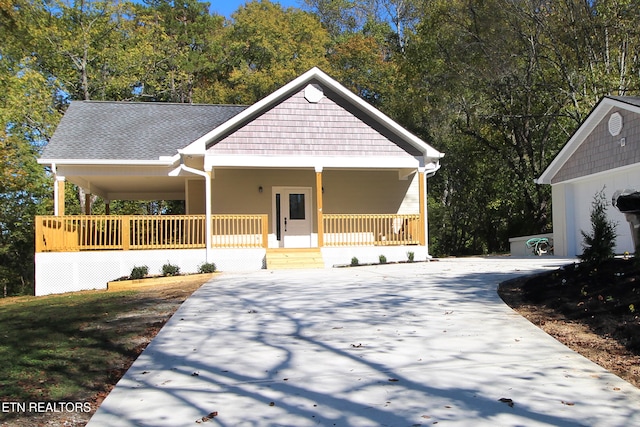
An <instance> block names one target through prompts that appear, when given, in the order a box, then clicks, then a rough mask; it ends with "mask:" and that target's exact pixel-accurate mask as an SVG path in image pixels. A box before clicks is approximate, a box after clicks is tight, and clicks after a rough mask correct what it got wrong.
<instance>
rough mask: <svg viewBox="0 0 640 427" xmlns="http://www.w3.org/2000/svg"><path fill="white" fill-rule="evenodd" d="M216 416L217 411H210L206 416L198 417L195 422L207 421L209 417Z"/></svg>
mask: <svg viewBox="0 0 640 427" xmlns="http://www.w3.org/2000/svg"><path fill="white" fill-rule="evenodd" d="M217 416H218V411H213V412H210V413H209V415H206V416H204V417H202V418H200V419H199V420H196V423H197V424H201V423H206V422H207V421H209V420H211V419H213V418H215V417H217Z"/></svg>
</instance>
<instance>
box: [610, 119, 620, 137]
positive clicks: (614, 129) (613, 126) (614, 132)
mask: <svg viewBox="0 0 640 427" xmlns="http://www.w3.org/2000/svg"><path fill="white" fill-rule="evenodd" d="M621 131H622V116H621V115H620V113H613V114H612V115H611V116H609V133H610V134H611V136H618V135H620V132H621Z"/></svg>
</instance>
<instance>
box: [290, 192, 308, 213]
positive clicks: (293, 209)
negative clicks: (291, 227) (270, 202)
mask: <svg viewBox="0 0 640 427" xmlns="http://www.w3.org/2000/svg"><path fill="white" fill-rule="evenodd" d="M289 219H305V218H304V194H289Z"/></svg>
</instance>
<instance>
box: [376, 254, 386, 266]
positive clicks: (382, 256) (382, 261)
mask: <svg viewBox="0 0 640 427" xmlns="http://www.w3.org/2000/svg"><path fill="white" fill-rule="evenodd" d="M378 260H379V261H380V264H386V263H387V257H386V256H384V255H380V256H379V257H378Z"/></svg>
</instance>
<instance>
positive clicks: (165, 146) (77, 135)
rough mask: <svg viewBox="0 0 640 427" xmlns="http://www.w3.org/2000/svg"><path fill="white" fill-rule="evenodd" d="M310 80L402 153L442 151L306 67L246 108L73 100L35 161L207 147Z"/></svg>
mask: <svg viewBox="0 0 640 427" xmlns="http://www.w3.org/2000/svg"><path fill="white" fill-rule="evenodd" d="M309 84H319V85H320V86H322V88H323V90H324V92H325V93H326V94H327V95H328V96H331V98H332V100H334V102H336V103H337V104H339V105H340V106H342V107H343V108H344V109H345V110H347V111H348V112H349V113H351V114H353V115H354V116H355V117H357V118H359V119H360V120H362V122H364V123H366V124H367V125H369V126H370V127H371V128H373V129H375V130H376V131H377V132H379V133H380V134H381V135H383V136H384V137H386V138H388V139H389V140H390V141H392V142H394V143H396V144H397V145H398V146H399V147H402V148H403V149H405V150H406V151H407V152H408V153H413V154H414V155H416V157H419V158H424V159H425V163H433V164H437V160H438V159H440V158H442V157H443V156H444V154H443V153H440V152H439V151H437V150H435V149H434V148H433V147H431V146H430V145H428V144H426V143H425V142H424V141H422V140H421V139H420V138H418V137H417V136H415V135H413V134H412V133H410V132H409V131H407V130H406V129H404V128H403V127H402V126H400V125H399V124H397V123H396V122H395V121H393V120H391V119H390V118H389V117H388V116H386V115H385V114H383V113H382V112H380V111H379V110H378V109H376V108H374V107H373V106H372V105H370V104H369V103H367V102H366V101H364V100H363V99H361V98H360V97H358V96H357V95H355V94H354V93H352V92H351V91H349V90H348V89H346V88H345V87H344V86H342V85H341V84H339V83H338V82H337V81H335V80H334V79H332V78H331V77H329V76H328V75H327V74H325V73H324V72H322V71H321V70H320V69H318V68H313V69H311V70H309V71H308V72H306V73H304V74H303V75H301V76H300V77H298V78H296V79H294V80H293V81H291V82H289V83H288V84H286V85H285V86H283V87H282V88H280V89H279V90H277V91H275V92H274V93H272V94H271V95H269V96H267V97H266V98H264V99H262V100H261V101H258V102H257V103H256V104H254V105H252V106H249V107H247V106H235V105H193V104H170V103H152V102H149V103H143V102H96V101H74V102H72V103H71V104H70V106H69V108H68V110H67V112H66V113H65V115H64V117H63V119H62V121H61V122H60V124H59V125H58V128H57V129H56V131H55V133H54V135H53V137H52V138H51V141H50V142H49V144H48V145H47V146H46V147H45V149H44V151H43V154H42V156H41V158H40V160H39V163H42V164H69V165H71V164H89V165H90V164H118V165H125V164H129V165H144V164H146V165H171V164H173V163H175V162H177V161H178V160H179V155H178V153H183V154H195V155H204V154H205V152H206V149H207V148H208V147H209V146H211V145H212V144H214V143H215V142H217V141H220V140H221V139H222V138H224V137H225V136H228V135H229V134H231V133H233V132H234V131H236V130H237V129H239V128H240V127H242V126H244V125H245V124H247V123H248V122H250V121H252V120H254V119H255V118H256V117H259V116H260V115H261V114H263V113H264V112H266V111H268V110H270V109H272V108H274V107H275V106H277V105H278V104H279V103H281V102H283V101H284V100H286V99H287V98H289V97H290V96H292V95H293V94H294V93H297V92H299V91H300V90H302V89H303V88H304V87H306V86H308V85H309Z"/></svg>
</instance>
